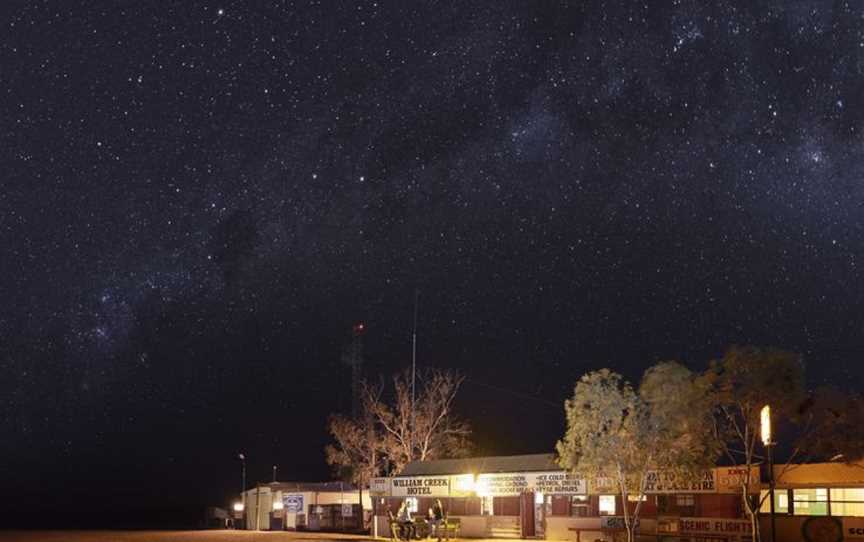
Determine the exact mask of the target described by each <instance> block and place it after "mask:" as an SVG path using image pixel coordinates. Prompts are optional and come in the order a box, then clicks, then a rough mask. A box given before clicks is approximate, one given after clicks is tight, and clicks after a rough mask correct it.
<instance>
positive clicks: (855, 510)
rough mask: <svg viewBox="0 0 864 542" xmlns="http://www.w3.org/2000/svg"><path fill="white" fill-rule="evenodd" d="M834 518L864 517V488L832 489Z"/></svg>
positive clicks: (832, 512) (832, 513)
mask: <svg viewBox="0 0 864 542" xmlns="http://www.w3.org/2000/svg"><path fill="white" fill-rule="evenodd" d="M831 515H832V516H858V517H861V516H864V487H832V488H831Z"/></svg>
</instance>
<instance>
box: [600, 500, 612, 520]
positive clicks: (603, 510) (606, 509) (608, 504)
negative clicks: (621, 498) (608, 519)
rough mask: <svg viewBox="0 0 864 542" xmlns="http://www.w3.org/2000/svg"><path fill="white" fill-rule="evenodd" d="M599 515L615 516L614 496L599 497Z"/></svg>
mask: <svg viewBox="0 0 864 542" xmlns="http://www.w3.org/2000/svg"><path fill="white" fill-rule="evenodd" d="M599 508H600V515H601V516H614V515H615V495H600V507H599Z"/></svg>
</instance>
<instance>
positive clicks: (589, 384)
mask: <svg viewBox="0 0 864 542" xmlns="http://www.w3.org/2000/svg"><path fill="white" fill-rule="evenodd" d="M705 397H706V394H705V382H704V380H702V379H699V378H698V377H697V376H696V375H694V374H693V373H691V372H690V371H689V370H688V369H686V368H685V367H683V366H681V365H679V364H677V363H674V362H665V363H660V364H658V365H656V366H654V367H652V368H650V369H648V371H646V372H645V374H644V375H643V377H642V383H641V385H640V387H639V390H638V392H637V391H636V390H634V389H633V387H632V386H631V385H630V384H629V383H628V382H626V381H624V379H623V378H622V377H621V375H619V374H617V373H614V372H612V371H610V370H608V369H602V370H600V371H595V372H592V373H588V374H586V375H584V376H583V377H582V378H581V379H580V380H579V381H578V382H577V383H576V386H575V388H574V391H573V397H572V398H571V399H568V400H567V401H566V402H565V412H566V416H567V430H566V433H565V436H564V438H563V439H562V440H561V441H559V442H558V444H557V450H558V455H559V464H560V465H561V467H562V468H565V469H567V470H570V471H572V472H575V473H577V474H579V475H581V476H584V477H586V478H588V479H589V480H596V479H611V480H612V481H613V484H614V486H615V490H616V491H617V493H618V495H619V496H620V497H621V501H622V504H623V514H624V525H625V528H626V530H627V539H628V540H629V541H631V542H632V541H633V540H635V530H636V527H637V525H638V521H639V513H640V510H641V507H642V502H643V500H644V499H645V495H646V490H647V489H648V486H649V483H650V481H651V480H652V478H653V477H656V475H657V474H658V473H659V472H664V473H667V474H671V473H675V474H676V475H680V476H683V477H688V478H689V477H692V476H693V475H694V474H697V473H701V472H702V471H704V469H705V468H707V467H710V466H711V465H712V464H713V460H714V459H715V457H716V453H714V448H713V446H712V444H711V443H712V440H711V438H710V437H711V428H712V425H711V423H710V420H711V416H710V414H711V410H710V406H711V403H710V402H709V401H707V400H706V398H705ZM631 496H635V497H636V504H635V506H634V508H633V512H632V514H631V512H630V510H629V507H628V501H629V500H630V497H631Z"/></svg>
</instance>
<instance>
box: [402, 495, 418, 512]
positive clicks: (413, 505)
mask: <svg viewBox="0 0 864 542" xmlns="http://www.w3.org/2000/svg"><path fill="white" fill-rule="evenodd" d="M405 502H406V503H407V505H408V511H409V512H411V513H412V514H416V513H417V507H418V506H417V505H418V503H417V497H408V498H407V499H405Z"/></svg>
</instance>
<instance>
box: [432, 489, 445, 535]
mask: <svg viewBox="0 0 864 542" xmlns="http://www.w3.org/2000/svg"><path fill="white" fill-rule="evenodd" d="M430 512H431V516H432V525H434V526H435V536H436V537H438V542H441V531H444V530H445V523H446V517H445V516H444V505H443V504H441V499H435V504H433V505H432V509H431V510H430Z"/></svg>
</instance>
